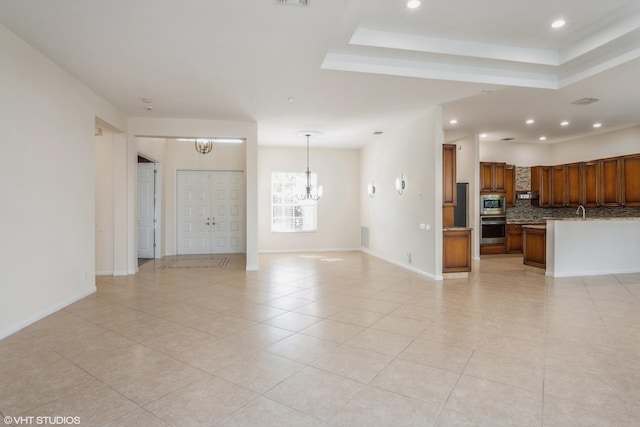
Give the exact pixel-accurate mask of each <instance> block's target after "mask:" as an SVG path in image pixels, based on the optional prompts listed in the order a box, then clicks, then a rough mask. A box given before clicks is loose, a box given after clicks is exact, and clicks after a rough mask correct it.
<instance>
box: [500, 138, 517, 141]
mask: <svg viewBox="0 0 640 427" xmlns="http://www.w3.org/2000/svg"><path fill="white" fill-rule="evenodd" d="M514 139H515V138H502V139H501V141H513V140H514Z"/></svg>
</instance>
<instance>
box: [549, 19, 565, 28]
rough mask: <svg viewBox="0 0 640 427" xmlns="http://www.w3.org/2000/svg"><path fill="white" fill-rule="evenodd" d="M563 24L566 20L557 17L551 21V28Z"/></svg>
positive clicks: (559, 26) (562, 25) (560, 26)
mask: <svg viewBox="0 0 640 427" xmlns="http://www.w3.org/2000/svg"><path fill="white" fill-rule="evenodd" d="M565 24H566V21H565V20H564V19H558V20H555V21H553V23H552V24H551V28H562V27H564V25H565Z"/></svg>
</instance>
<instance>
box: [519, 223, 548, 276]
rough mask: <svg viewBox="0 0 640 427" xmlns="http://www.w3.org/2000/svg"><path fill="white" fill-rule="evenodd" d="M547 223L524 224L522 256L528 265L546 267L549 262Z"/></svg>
mask: <svg viewBox="0 0 640 427" xmlns="http://www.w3.org/2000/svg"><path fill="white" fill-rule="evenodd" d="M546 228H547V227H546V225H531V224H525V225H523V226H522V257H523V262H524V263H525V264H526V265H530V266H532V267H541V268H545V266H546V263H547V240H546V239H547V230H546Z"/></svg>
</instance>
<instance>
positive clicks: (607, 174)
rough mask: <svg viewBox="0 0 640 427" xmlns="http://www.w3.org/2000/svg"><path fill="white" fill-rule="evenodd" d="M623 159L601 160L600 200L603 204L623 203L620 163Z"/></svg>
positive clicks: (616, 204)
mask: <svg viewBox="0 0 640 427" xmlns="http://www.w3.org/2000/svg"><path fill="white" fill-rule="evenodd" d="M621 163H622V159H620V158H612V159H603V160H600V200H599V204H600V205H601V206H620V205H621V204H622V200H621V199H622V198H621V197H620V196H621V194H620V193H621V191H620V190H621V185H620V184H621V181H622V174H621V173H620V165H621Z"/></svg>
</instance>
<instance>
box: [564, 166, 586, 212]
mask: <svg viewBox="0 0 640 427" xmlns="http://www.w3.org/2000/svg"><path fill="white" fill-rule="evenodd" d="M582 170H583V168H582V164H581V163H571V164H568V165H567V206H571V207H574V208H575V207H578V206H579V205H582V204H584V203H583V198H584V195H583V193H582V180H583V173H582Z"/></svg>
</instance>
